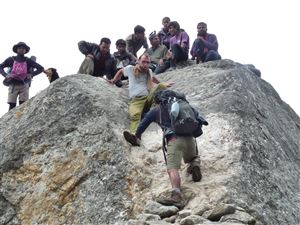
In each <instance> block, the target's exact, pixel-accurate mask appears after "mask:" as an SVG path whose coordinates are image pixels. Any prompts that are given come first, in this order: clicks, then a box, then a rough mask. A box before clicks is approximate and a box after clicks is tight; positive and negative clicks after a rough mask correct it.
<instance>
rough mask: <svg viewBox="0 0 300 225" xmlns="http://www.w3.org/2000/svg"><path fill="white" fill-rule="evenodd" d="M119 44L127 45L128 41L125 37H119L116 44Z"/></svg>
mask: <svg viewBox="0 0 300 225" xmlns="http://www.w3.org/2000/svg"><path fill="white" fill-rule="evenodd" d="M119 45H124V46H126V41H125V40H124V39H118V40H117V41H116V46H117V47H118V46H119Z"/></svg>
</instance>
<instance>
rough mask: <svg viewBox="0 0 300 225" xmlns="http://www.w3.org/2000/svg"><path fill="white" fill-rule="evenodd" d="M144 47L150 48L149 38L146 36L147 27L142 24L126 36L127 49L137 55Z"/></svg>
mask: <svg viewBox="0 0 300 225" xmlns="http://www.w3.org/2000/svg"><path fill="white" fill-rule="evenodd" d="M141 47H144V48H145V49H146V50H147V49H148V48H149V46H148V43H147V38H146V37H145V28H144V27H142V26H141V25H137V26H135V27H134V33H133V34H130V35H129V36H128V37H127V38H126V50H127V51H128V52H130V53H132V54H133V55H134V56H135V57H137V52H138V51H139V50H140V49H141Z"/></svg>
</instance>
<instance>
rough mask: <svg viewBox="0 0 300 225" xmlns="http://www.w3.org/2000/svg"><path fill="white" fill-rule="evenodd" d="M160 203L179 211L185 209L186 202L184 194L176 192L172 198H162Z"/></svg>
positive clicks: (159, 200)
mask: <svg viewBox="0 0 300 225" xmlns="http://www.w3.org/2000/svg"><path fill="white" fill-rule="evenodd" d="M157 202H158V203H160V204H162V205H167V206H172V205H174V206H176V207H177V208H178V209H182V208H183V207H184V202H183V199H182V194H181V193H180V192H179V193H178V192H175V193H172V194H171V197H166V196H164V197H162V198H160V199H158V200H157Z"/></svg>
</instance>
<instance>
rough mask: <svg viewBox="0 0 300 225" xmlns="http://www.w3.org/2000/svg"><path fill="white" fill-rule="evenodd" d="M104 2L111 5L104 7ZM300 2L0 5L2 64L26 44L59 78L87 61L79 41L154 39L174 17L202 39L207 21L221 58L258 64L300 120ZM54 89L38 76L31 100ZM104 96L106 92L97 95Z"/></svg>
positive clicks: (85, 0)
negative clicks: (136, 35)
mask: <svg viewBox="0 0 300 225" xmlns="http://www.w3.org/2000/svg"><path fill="white" fill-rule="evenodd" d="M104 2H106V3H104ZM296 3H297V1H296V0H285V1H283V0H274V1H261V0H243V1H241V0H226V1H224V0H209V1H207V0H206V1H203V0H193V1H184V2H178V1H174V0H172V1H168V0H165V1H162V0H152V1H148V2H146V1H140V0H139V1H138V0H130V1H121V0H118V1H117V0H108V1H102V0H101V1H99V0H72V1H63V0H51V1H50V0H42V1H41V0H26V1H24V0H2V1H1V13H0V19H1V20H0V21H1V36H0V37H1V42H0V61H1V62H3V61H4V60H5V59H6V58H7V57H8V56H12V55H14V53H13V52H12V46H13V45H14V44H16V43H17V42H19V41H24V42H26V43H27V44H28V45H29V46H30V48H31V50H30V52H29V53H28V54H27V56H31V55H35V56H36V57H37V61H38V63H40V64H41V65H42V66H44V67H45V68H49V67H55V68H57V70H58V72H59V74H60V76H66V75H70V74H74V73H76V72H77V71H78V68H79V66H80V63H81V62H82V60H83V58H84V56H83V55H82V54H81V53H80V52H79V50H78V47H77V43H78V41H80V40H86V41H89V42H94V43H99V41H100V39H101V38H102V37H109V38H110V39H111V41H112V45H111V52H114V51H115V42H116V40H117V39H119V38H124V39H125V38H126V37H127V36H128V35H129V34H131V33H133V28H134V26H135V25H137V24H140V25H142V26H144V27H145V28H146V35H147V36H148V34H149V33H151V32H152V31H153V30H156V31H158V30H160V28H161V27H162V25H161V20H162V18H163V17H164V16H169V17H170V18H171V20H176V21H178V22H179V24H180V26H181V27H182V28H184V29H185V30H186V31H187V33H188V34H189V36H190V40H191V44H192V41H193V40H194V39H195V38H196V34H197V30H196V26H197V23H198V22H201V21H204V22H206V23H207V25H208V32H209V33H213V34H216V35H217V38H218V42H219V52H220V54H221V55H222V57H223V59H225V58H226V59H231V60H233V61H235V62H239V63H243V64H253V65H254V66H255V67H256V68H258V69H260V70H261V72H262V78H263V79H264V80H266V81H267V82H269V83H270V84H271V85H272V86H273V87H274V88H275V89H276V91H277V92H278V93H279V95H280V96H281V98H282V99H283V100H284V101H285V102H286V103H288V104H289V105H290V106H291V107H292V108H293V109H294V110H295V111H296V112H297V114H298V115H300V101H299V100H298V98H297V96H299V94H300V91H299V89H300V88H299V80H300V78H299V77H300V76H299V75H300V69H299V64H298V63H299V62H298V61H299V52H300V44H299V40H300V35H299V31H298V29H299V21H300V14H299V12H298V9H299V7H298V6H296ZM297 4H298V3H297ZM0 81H1V83H0V116H1V115H3V114H4V113H6V112H7V109H8V104H7V87H5V86H4V85H2V81H3V77H2V76H1V78H0ZM48 85H49V83H48V80H47V79H46V75H45V74H44V73H42V74H40V75H38V76H36V77H35V78H34V80H33V83H32V87H31V89H30V97H32V96H33V95H35V94H36V93H37V92H39V91H40V90H43V89H44V88H46V87H47V86H48ZM99 91H101V90H99Z"/></svg>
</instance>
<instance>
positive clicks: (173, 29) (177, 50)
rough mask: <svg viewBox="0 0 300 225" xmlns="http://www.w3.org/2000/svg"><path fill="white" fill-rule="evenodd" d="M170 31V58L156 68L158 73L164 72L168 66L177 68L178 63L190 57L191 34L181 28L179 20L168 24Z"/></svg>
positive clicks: (172, 68)
mask: <svg viewBox="0 0 300 225" xmlns="http://www.w3.org/2000/svg"><path fill="white" fill-rule="evenodd" d="M168 27H169V32H170V34H171V35H172V38H171V39H170V50H169V51H168V58H169V59H168V60H166V61H165V62H164V64H163V65H162V66H159V67H158V68H157V70H156V74H158V73H162V72H164V71H165V70H167V69H168V68H170V67H171V68H170V70H174V69H176V64H177V63H179V62H184V61H187V60H188V58H189V48H190V47H189V46H190V38H189V35H188V34H187V33H186V32H185V31H182V30H181V29H180V25H179V23H178V22H177V21H171V22H170V23H169V25H168Z"/></svg>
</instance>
